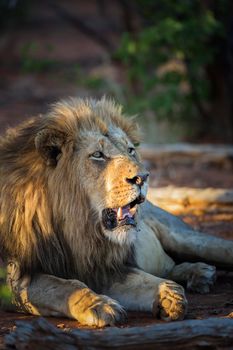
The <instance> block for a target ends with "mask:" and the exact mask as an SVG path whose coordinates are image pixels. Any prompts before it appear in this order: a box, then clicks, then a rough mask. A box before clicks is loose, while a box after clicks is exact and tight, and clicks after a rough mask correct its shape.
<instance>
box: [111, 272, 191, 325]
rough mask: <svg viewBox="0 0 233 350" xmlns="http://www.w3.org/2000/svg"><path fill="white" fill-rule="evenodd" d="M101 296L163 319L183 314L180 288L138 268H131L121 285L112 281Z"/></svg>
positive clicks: (183, 304) (178, 317)
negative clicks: (103, 295)
mask: <svg viewBox="0 0 233 350" xmlns="http://www.w3.org/2000/svg"><path fill="white" fill-rule="evenodd" d="M105 293H106V294H107V295H109V296H110V297H112V298H114V299H116V300H117V301H119V302H120V303H121V305H123V306H124V307H125V308H126V309H127V310H130V311H149V312H152V313H153V314H154V315H156V316H157V315H158V316H160V317H161V318H162V319H164V320H177V319H183V318H184V315H185V312H186V306H187V301H186V298H185V295H184V290H183V288H182V287H181V286H180V285H178V284H176V283H175V282H172V281H170V280H165V279H162V278H158V277H155V276H153V275H151V274H148V273H146V272H144V271H142V270H139V269H131V270H130V271H129V273H128V275H127V277H126V278H125V280H124V281H123V282H115V283H114V284H113V285H112V286H111V288H110V289H109V290H107V291H105Z"/></svg>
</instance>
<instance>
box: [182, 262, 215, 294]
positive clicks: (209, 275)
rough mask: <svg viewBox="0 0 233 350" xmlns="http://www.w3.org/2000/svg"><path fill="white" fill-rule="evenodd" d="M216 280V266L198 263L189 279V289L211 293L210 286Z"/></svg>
mask: <svg viewBox="0 0 233 350" xmlns="http://www.w3.org/2000/svg"><path fill="white" fill-rule="evenodd" d="M215 281H216V268H215V266H211V265H207V264H204V263H196V264H195V270H194V271H193V272H192V274H191V276H190V278H189V279H188V281H187V289H188V290H190V291H192V292H198V293H201V294H206V293H209V291H210V287H211V286H212V285H213V284H214V282H215Z"/></svg>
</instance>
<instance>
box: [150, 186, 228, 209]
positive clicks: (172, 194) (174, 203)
mask: <svg viewBox="0 0 233 350" xmlns="http://www.w3.org/2000/svg"><path fill="white" fill-rule="evenodd" d="M147 198H148V199H149V200H150V201H151V202H152V203H153V204H155V205H157V206H159V207H161V208H162V209H165V210H168V211H171V212H172V213H175V214H179V213H180V212H182V213H184V212H185V213H192V211H193V210H197V209H198V210H203V211H205V212H218V213H221V212H224V213H233V190H232V189H219V188H206V189H197V188H189V187H174V186H167V187H158V188H150V189H149V191H148V195H147Z"/></svg>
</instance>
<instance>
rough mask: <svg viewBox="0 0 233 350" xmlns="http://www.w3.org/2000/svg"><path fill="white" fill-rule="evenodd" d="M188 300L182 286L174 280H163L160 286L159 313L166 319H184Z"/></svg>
mask: <svg viewBox="0 0 233 350" xmlns="http://www.w3.org/2000/svg"><path fill="white" fill-rule="evenodd" d="M186 310H187V300H186V297H185V294H184V289H183V287H182V286H180V285H178V284H176V283H175V282H173V281H165V282H162V283H161V284H160V286H159V315H160V318H161V319H163V320H165V321H174V320H183V318H184V316H185V313H186Z"/></svg>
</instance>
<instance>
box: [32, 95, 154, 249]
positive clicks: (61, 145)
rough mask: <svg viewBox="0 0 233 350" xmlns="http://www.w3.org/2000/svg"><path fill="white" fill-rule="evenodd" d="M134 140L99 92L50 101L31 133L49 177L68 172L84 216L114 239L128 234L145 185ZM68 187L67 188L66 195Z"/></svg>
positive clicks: (132, 130) (131, 128)
mask: <svg viewBox="0 0 233 350" xmlns="http://www.w3.org/2000/svg"><path fill="white" fill-rule="evenodd" d="M138 142H139V139H138V129H137V125H135V122H134V121H133V120H130V119H128V120H127V119H124V118H123V117H122V115H121V108H120V107H119V106H116V105H115V104H114V103H113V102H112V101H109V100H106V99H105V98H104V99H102V100H100V101H95V100H86V101H83V100H79V99H71V100H69V101H66V102H61V103H58V104H56V105H55V106H54V108H53V110H52V111H51V113H50V114H49V117H48V119H47V125H46V126H45V127H43V129H42V130H41V131H39V133H38V134H37V135H36V138H35V144H36V147H37V150H38V151H39V153H40V155H41V156H42V157H43V158H44V159H45V161H46V162H47V164H48V166H49V167H50V172H51V173H53V176H52V178H53V180H52V181H55V182H58V181H57V180H56V179H55V177H59V176H60V175H61V173H62V172H64V171H65V173H66V174H72V175H73V178H72V181H74V180H76V181H77V183H78V186H79V190H78V191H77V192H76V193H79V194H80V192H82V200H83V201H85V200H86V203H88V207H87V205H86V210H87V211H88V213H86V215H85V216H84V217H86V219H87V220H89V221H90V222H91V221H92V218H93V217H94V218H95V220H97V221H99V223H100V224H101V227H102V230H103V233H104V234H105V235H106V237H108V238H109V239H110V240H112V241H114V242H116V243H119V244H124V243H130V242H131V241H132V240H133V239H134V237H135V233H136V230H137V215H138V206H139V204H141V203H142V202H143V201H144V200H145V196H146V191H147V178H148V175H149V174H148V172H147V171H146V170H145V169H144V167H143V165H142V163H141V162H140V159H139V156H138V154H137V151H136V148H135V147H136V145H137V144H138ZM68 160H69V161H68ZM65 173H64V177H66V176H67V175H66V174H65ZM61 183H62V182H61ZM63 185H64V183H63ZM74 185H75V184H71V186H74ZM52 188H53V186H52ZM73 191H74V190H73V189H72V187H71V188H70V190H69V189H68V188H67V193H69V195H70V193H73ZM85 197H86V198H85ZM74 200H75V199H74ZM84 217H83V218H79V220H80V219H81V220H82V219H83V220H84Z"/></svg>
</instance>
